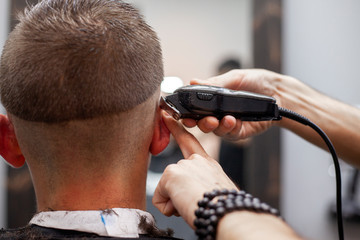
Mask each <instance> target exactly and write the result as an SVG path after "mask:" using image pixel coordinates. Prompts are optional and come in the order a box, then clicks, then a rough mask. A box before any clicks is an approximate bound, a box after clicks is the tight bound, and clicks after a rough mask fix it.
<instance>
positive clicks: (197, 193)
mask: <svg viewBox="0 0 360 240" xmlns="http://www.w3.org/2000/svg"><path fill="white" fill-rule="evenodd" d="M163 120H164V122H165V124H166V126H167V128H168V129H169V130H170V132H171V133H172V135H173V136H174V138H175V140H176V141H177V143H178V145H179V147H180V149H181V151H182V153H183V155H184V157H185V159H183V160H180V161H179V162H178V163H177V164H171V165H169V166H167V167H166V169H165V170H164V173H163V175H162V177H161V179H160V182H159V184H158V186H157V187H156V190H155V193H154V197H153V199H152V202H153V204H154V206H155V207H157V208H158V209H159V210H160V212H161V213H163V214H164V215H166V216H171V215H180V216H182V217H183V218H184V220H185V221H186V222H187V223H188V224H189V225H190V226H191V227H194V226H193V222H194V220H195V214H194V212H195V210H196V209H197V202H198V201H199V200H200V199H202V198H203V194H204V193H205V192H208V191H212V190H214V189H223V188H226V189H237V187H236V186H235V184H234V183H233V182H232V181H231V180H230V179H229V178H228V176H227V175H226V174H225V173H224V171H223V170H222V168H221V167H220V165H219V164H218V162H217V161H215V160H214V159H212V158H211V157H209V156H208V154H207V153H206V152H205V150H204V149H203V147H202V146H201V145H200V143H199V142H198V141H197V139H196V138H195V137H194V136H193V135H192V134H190V133H189V132H188V131H187V130H185V129H184V127H183V126H182V125H181V124H180V123H179V122H177V121H175V120H174V119H173V118H172V117H171V116H170V115H168V114H167V113H166V112H164V111H163Z"/></svg>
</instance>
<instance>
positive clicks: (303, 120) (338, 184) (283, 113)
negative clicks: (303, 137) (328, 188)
mask: <svg viewBox="0 0 360 240" xmlns="http://www.w3.org/2000/svg"><path fill="white" fill-rule="evenodd" d="M279 115H280V116H281V117H285V118H289V119H292V120H294V121H296V122H299V123H302V124H304V125H306V126H309V127H311V128H312V129H314V130H315V131H316V132H317V133H318V134H319V135H320V136H321V138H322V139H323V140H324V141H325V143H326V145H327V147H328V148H329V151H330V153H331V156H332V158H333V161H334V167H335V178H336V211H337V215H336V217H337V224H338V233H339V239H340V240H344V227H343V219H342V201H341V172H340V165H339V160H338V157H337V155H336V152H335V148H334V146H333V144H332V143H331V141H330V139H329V138H328V136H327V135H326V134H325V132H324V131H323V130H321V129H320V128H319V127H318V126H317V125H316V124H314V123H313V122H311V121H310V120H309V119H307V118H306V117H304V116H302V115H300V114H298V113H296V112H293V111H291V110H288V109H285V108H281V107H279Z"/></svg>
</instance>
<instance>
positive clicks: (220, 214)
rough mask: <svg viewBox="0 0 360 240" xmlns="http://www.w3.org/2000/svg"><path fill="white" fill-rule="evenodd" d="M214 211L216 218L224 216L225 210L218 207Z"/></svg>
mask: <svg viewBox="0 0 360 240" xmlns="http://www.w3.org/2000/svg"><path fill="white" fill-rule="evenodd" d="M215 211H216V216H218V217H222V216H224V214H225V208H224V207H219V208H217V209H216V210H215Z"/></svg>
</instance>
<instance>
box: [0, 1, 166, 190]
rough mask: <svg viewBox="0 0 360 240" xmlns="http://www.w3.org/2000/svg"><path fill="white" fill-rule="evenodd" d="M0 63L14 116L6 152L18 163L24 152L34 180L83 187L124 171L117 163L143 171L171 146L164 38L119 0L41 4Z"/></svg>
mask: <svg viewBox="0 0 360 240" xmlns="http://www.w3.org/2000/svg"><path fill="white" fill-rule="evenodd" d="M0 64H1V65H0V93H1V100H2V103H3V105H4V107H5V109H6V110H7V112H8V115H9V119H10V121H9V119H8V118H7V117H6V116H0V133H1V138H2V141H1V143H0V153H1V155H3V156H4V158H5V159H6V160H7V161H8V162H9V163H10V164H12V165H14V166H21V165H22V164H23V163H24V158H23V155H24V156H25V158H26V160H27V162H28V164H29V166H30V169H31V171H32V175H33V181H34V183H35V185H36V183H37V182H40V184H38V185H42V186H43V185H46V187H47V188H48V189H50V190H51V189H54V187H55V188H56V187H57V188H61V186H58V185H56V184H64V182H66V181H69V182H71V181H74V178H78V180H79V184H82V182H81V177H83V178H86V177H88V176H92V175H94V174H96V173H98V174H100V173H102V174H104V173H105V174H107V176H109V177H110V176H111V175H112V174H118V175H120V174H119V172H115V171H118V169H117V168H118V167H119V166H120V169H122V170H124V171H125V170H126V169H128V170H129V171H128V173H129V176H127V177H129V178H130V177H134V174H133V173H134V171H135V170H131V171H130V168H132V167H133V169H136V166H140V167H141V169H142V170H141V174H140V175H141V176H143V175H144V174H143V172H144V169H143V165H146V162H144V161H141V162H140V163H137V160H139V159H144V158H146V154H147V155H148V153H149V151H150V152H152V153H155V154H156V153H159V152H160V151H161V150H162V149H163V148H165V146H166V145H167V143H168V140H169V132H168V131H167V129H165V128H166V127H164V126H163V125H162V124H163V123H162V121H161V116H160V110H159V108H158V103H157V102H158V98H159V86H160V83H161V81H162V79H163V64H162V54H161V48H160V44H159V41H158V38H157V36H156V33H155V32H154V31H153V30H152V29H151V28H150V27H149V26H148V25H147V24H146V23H145V22H144V20H143V19H142V16H141V15H139V13H138V12H137V11H136V10H135V9H134V8H133V7H131V6H130V5H128V4H126V3H124V2H122V1H120V0H43V1H41V2H40V3H38V4H37V5H35V6H34V7H31V8H28V9H27V10H25V12H24V14H21V15H20V17H19V23H18V25H17V26H16V27H15V29H14V30H13V32H12V33H11V34H10V35H9V39H8V41H7V42H6V44H5V47H4V50H3V54H2V57H1V63H0ZM19 145H20V148H21V151H20V148H19ZM144 163H145V164H144ZM107 166H110V167H107ZM58 169H62V171H56V170H58ZM77 169H81V171H79V170H77ZM64 170H65V171H64ZM112 171H114V173H112ZM67 173H68V175H67V176H66V178H64V176H65V175H66V174H67ZM131 174H132V175H131ZM125 177H126V174H125V175H124V172H123V178H125ZM64 179H66V180H64ZM50 180H51V181H50ZM45 181H46V182H45ZM35 187H36V186H35ZM40 189H42V187H40ZM37 194H38V193H37Z"/></svg>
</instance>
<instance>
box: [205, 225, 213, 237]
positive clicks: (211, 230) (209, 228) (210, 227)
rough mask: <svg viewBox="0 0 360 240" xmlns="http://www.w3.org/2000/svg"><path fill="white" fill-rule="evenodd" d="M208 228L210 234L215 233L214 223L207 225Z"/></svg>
mask: <svg viewBox="0 0 360 240" xmlns="http://www.w3.org/2000/svg"><path fill="white" fill-rule="evenodd" d="M206 230H207V231H208V233H209V234H210V235H212V234H214V232H215V228H214V226H212V225H209V226H207V228H206Z"/></svg>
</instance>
